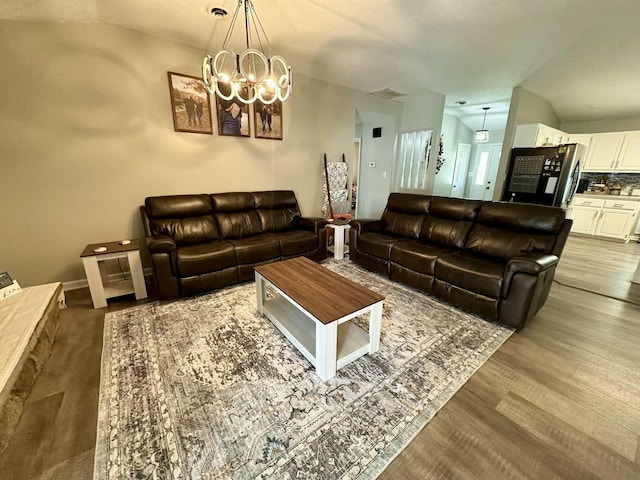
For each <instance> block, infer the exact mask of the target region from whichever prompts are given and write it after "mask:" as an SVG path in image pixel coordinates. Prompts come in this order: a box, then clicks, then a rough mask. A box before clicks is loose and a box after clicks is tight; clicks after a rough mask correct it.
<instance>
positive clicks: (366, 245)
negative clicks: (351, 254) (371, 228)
mask: <svg viewBox="0 0 640 480" xmlns="http://www.w3.org/2000/svg"><path fill="white" fill-rule="evenodd" d="M407 240H408V239H407V238H406V237H405V238H403V237H397V236H395V235H388V234H385V233H378V232H363V233H361V234H360V236H359V237H358V250H359V251H361V252H363V253H368V254H369V255H373V256H374V257H378V258H383V259H385V260H389V251H390V250H391V246H392V245H393V244H395V243H398V242H406V241H407Z"/></svg>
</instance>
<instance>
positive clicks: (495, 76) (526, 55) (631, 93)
mask: <svg viewBox="0 0 640 480" xmlns="http://www.w3.org/2000/svg"><path fill="white" fill-rule="evenodd" d="M236 4H237V1H236V0H182V1H178V0H171V1H169V0H2V2H1V3H0V18H2V19H11V20H24V21H63V22H64V21H75V22H103V23H109V24H117V25H121V26H124V27H126V28H130V29H132V30H137V31H141V32H145V33H148V34H151V35H155V36H158V37H163V38H167V39H170V40H173V41H176V42H180V43H184V44H188V45H192V46H195V47H199V48H203V49H209V50H211V51H215V50H217V49H218V48H219V47H220V45H221V44H222V40H223V38H224V35H225V33H226V31H227V28H228V25H229V21H230V18H231V17H232V13H233V11H234V10H235V6H236ZM254 5H255V10H256V12H257V13H258V15H259V18H260V20H261V22H262V24H263V26H264V28H265V30H266V32H267V33H268V35H269V38H270V40H271V43H272V45H273V47H274V50H275V52H276V53H278V54H281V55H283V56H284V57H285V58H286V59H287V61H288V62H289V63H290V64H291V65H292V67H293V70H294V75H295V73H296V72H299V73H302V74H304V75H306V76H310V77H313V78H317V79H320V80H325V81H328V82H331V83H335V84H338V85H343V86H347V87H352V88H355V89H358V90H362V91H365V92H369V91H373V90H377V89H380V88H383V87H392V88H395V89H398V90H401V91H405V92H408V93H415V92H419V91H420V90H422V89H429V90H435V91H437V92H440V93H443V94H445V95H446V107H447V111H452V112H455V111H456V110H455V109H459V108H460V107H457V106H456V105H455V101H457V100H465V101H467V104H466V105H465V106H464V107H462V110H458V113H459V114H460V115H462V116H466V118H467V120H468V122H467V123H468V124H469V126H470V127H471V128H472V129H477V128H480V126H481V123H482V116H483V111H482V107H483V106H485V105H486V106H491V107H492V109H491V110H490V111H489V115H488V117H487V126H488V127H489V128H494V127H493V126H492V125H491V121H492V120H491V118H495V119H496V121H497V120H498V117H499V116H500V115H502V117H504V119H505V120H506V113H502V114H500V113H498V112H499V111H500V110H502V111H504V112H506V110H508V102H509V98H510V95H511V89H512V88H513V87H514V86H518V85H520V86H522V87H524V88H526V89H527V90H529V91H531V92H533V93H535V94H537V95H539V96H541V97H543V98H546V99H547V100H549V101H550V102H551V104H552V105H553V107H554V108H555V111H556V113H557V115H558V117H559V118H560V120H561V121H563V122H574V121H587V120H598V119H603V118H612V117H626V116H636V115H640V1H639V0H613V1H609V2H606V1H605V0H484V1H480V0H477V1H462V0H375V1H371V0H367V1H365V0H347V1H345V0H289V1H285V0H269V1H267V0H254ZM213 6H221V7H223V8H225V9H227V10H228V11H229V15H228V16H227V17H226V18H225V19H222V20H219V19H216V18H214V17H213V16H211V15H209V14H208V13H207V12H208V10H210V7H213ZM236 33H239V35H238V37H237V41H236V42H234V43H232V44H231V47H232V48H235V49H237V50H241V49H242V39H243V33H242V28H240V29H238V28H236ZM240 33H241V35H240ZM197 70H199V66H194V71H197ZM465 112H466V113H465ZM498 123H502V127H498V128H504V123H506V122H502V120H500V121H499V122H498Z"/></svg>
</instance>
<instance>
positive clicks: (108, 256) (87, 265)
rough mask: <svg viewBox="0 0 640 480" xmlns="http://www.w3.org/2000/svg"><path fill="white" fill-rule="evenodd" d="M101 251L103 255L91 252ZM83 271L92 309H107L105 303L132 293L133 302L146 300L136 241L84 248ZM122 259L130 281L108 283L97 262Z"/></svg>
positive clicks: (99, 252) (82, 255) (99, 244)
mask: <svg viewBox="0 0 640 480" xmlns="http://www.w3.org/2000/svg"><path fill="white" fill-rule="evenodd" d="M100 247H105V248H106V249H105V250H104V251H98V252H96V251H95V250H96V249H98V248H100ZM80 257H81V258H82V263H83V264H84V271H85V273H86V274H87V282H88V283H89V290H90V291H91V300H92V301H93V308H102V307H106V306H107V299H108V298H114V297H120V296H122V295H127V294H129V293H135V295H136V300H140V299H142V298H147V287H146V285H145V283H144V272H143V271H142V262H141V261H140V244H139V242H138V240H131V243H129V244H128V245H122V244H121V243H120V242H107V243H95V244H91V245H87V246H86V248H85V249H84V251H83V252H82V254H81V255H80ZM119 258H126V259H127V261H128V263H129V270H130V271H131V279H123V280H118V281H109V279H108V278H107V275H106V273H105V272H104V270H103V269H101V268H100V262H104V261H106V260H117V259H119Z"/></svg>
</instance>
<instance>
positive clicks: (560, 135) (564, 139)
mask: <svg viewBox="0 0 640 480" xmlns="http://www.w3.org/2000/svg"><path fill="white" fill-rule="evenodd" d="M568 138H569V135H568V134H567V133H565V132H562V131H560V130H558V129H555V128H552V127H549V126H547V125H543V124H542V123H525V124H522V125H517V126H516V132H515V135H514V137H513V148H529V147H547V146H550V145H562V144H563V143H568Z"/></svg>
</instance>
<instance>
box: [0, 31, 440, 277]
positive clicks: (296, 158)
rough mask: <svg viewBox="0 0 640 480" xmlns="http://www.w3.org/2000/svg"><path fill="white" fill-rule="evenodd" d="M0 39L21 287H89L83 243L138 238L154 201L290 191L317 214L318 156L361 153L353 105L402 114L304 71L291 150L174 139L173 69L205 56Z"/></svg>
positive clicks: (80, 36) (32, 36)
mask: <svg viewBox="0 0 640 480" xmlns="http://www.w3.org/2000/svg"><path fill="white" fill-rule="evenodd" d="M0 41H1V42H2V45H1V51H2V61H3V67H2V73H1V74H0V105H2V111H1V113H0V228H1V229H2V234H1V235H0V269H8V270H9V271H10V272H11V273H12V274H13V275H14V277H15V278H17V279H18V281H19V282H20V283H21V284H22V285H23V286H27V285H33V284H37V283H44V282H51V281H73V280H78V279H82V278H84V276H85V275H84V271H83V268H82V263H81V261H80V258H79V254H80V252H81V251H82V249H83V248H84V246H85V245H86V244H87V243H97V242H102V241H108V240H118V239H122V238H142V229H141V225H140V219H139V213H138V205H140V204H141V203H142V202H143V201H144V198H145V197H146V196H150V195H164V194H178V193H208V192H222V191H241V190H261V189H277V188H284V189H293V190H295V192H296V195H297V197H298V200H299V202H300V207H301V210H302V213H303V215H307V216H310V215H319V214H320V209H321V205H322V189H321V185H322V183H321V182H322V161H321V159H322V153H323V152H327V154H328V155H329V157H330V158H338V157H339V155H341V154H342V153H343V152H345V153H349V152H351V151H352V148H353V138H354V131H355V111H356V108H361V109H365V110H368V111H379V112H381V113H385V114H389V115H395V116H396V117H397V118H398V119H400V117H401V115H402V105H401V104H400V103H398V102H389V101H386V100H383V99H379V98H376V97H373V96H371V95H367V94H364V93H362V92H357V91H355V90H350V89H346V88H342V87H338V86H335V85H331V84H327V83H323V82H319V81H316V80H312V79H309V78H305V77H302V76H299V75H298V76H295V92H294V95H293V97H292V98H291V99H290V100H289V101H288V102H286V103H285V108H284V141H281V142H280V141H273V140H261V139H254V138H235V137H219V136H218V135H217V134H215V133H214V135H200V134H190V133H177V132H174V130H173V123H172V118H171V107H170V100H169V87H168V81H167V71H174V72H179V73H185V74H190V75H198V74H199V71H198V70H199V69H198V66H199V65H200V63H201V60H202V55H203V53H204V52H203V51H200V50H198V49H193V48H190V47H186V46H182V45H177V44H173V43H170V42H167V41H164V40H160V39H157V38H154V37H149V36H146V35H142V34H139V33H135V32H132V31H128V30H125V29H122V28H119V27H112V26H107V25H95V24H92V25H86V24H69V23H23V22H7V21H1V22H0ZM294 68H295V66H294ZM294 75H295V70H294ZM439 114H440V115H441V114H442V112H439ZM214 121H215V119H214Z"/></svg>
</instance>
